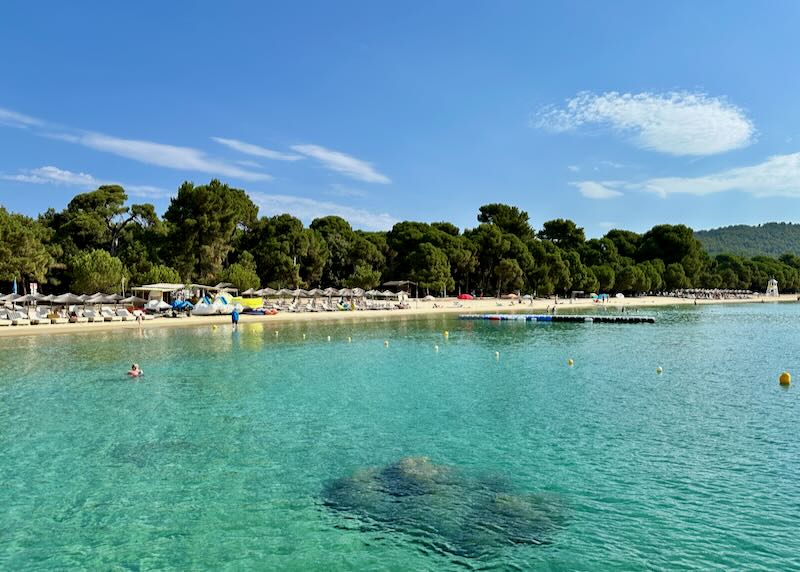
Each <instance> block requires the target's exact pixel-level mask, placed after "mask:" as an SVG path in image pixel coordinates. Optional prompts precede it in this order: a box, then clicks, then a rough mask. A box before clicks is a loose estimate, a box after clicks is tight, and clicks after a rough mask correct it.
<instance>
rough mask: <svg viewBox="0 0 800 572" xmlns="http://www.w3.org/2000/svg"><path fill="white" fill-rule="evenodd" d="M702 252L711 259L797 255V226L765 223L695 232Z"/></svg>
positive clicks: (799, 230)
mask: <svg viewBox="0 0 800 572" xmlns="http://www.w3.org/2000/svg"><path fill="white" fill-rule="evenodd" d="M695 237H696V238H697V240H699V241H700V243H701V244H702V245H703V247H704V248H705V249H706V251H707V252H708V253H709V254H711V255H712V256H715V255H717V254H723V253H731V254H738V255H739V256H780V255H782V254H784V253H786V252H791V253H800V224H792V223H786V222H768V223H765V224H759V225H756V226H748V225H745V224H738V225H735V226H725V227H722V228H715V229H711V230H701V231H697V232H695Z"/></svg>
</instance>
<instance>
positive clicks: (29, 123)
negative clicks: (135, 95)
mask: <svg viewBox="0 0 800 572" xmlns="http://www.w3.org/2000/svg"><path fill="white" fill-rule="evenodd" d="M0 125H4V126H6V127H15V128H22V129H24V128H29V127H30V128H32V132H33V133H35V134H36V135H38V136H40V137H47V138H50V139H57V140H60V141H65V142H67V143H73V144H76V145H82V146H84V147H89V148H90V149H94V150H96V151H102V152H104V153H111V154H113V155H118V156H120V157H125V158H127V159H132V160H134V161H139V162H140V163H146V164H148V165H157V166H159V167H166V168H168V169H180V170H184V171H197V172H200V173H209V174H211V175H213V176H225V177H234V178H238V179H242V180H245V181H269V180H270V179H272V176H270V175H268V174H266V173H261V172H258V171H253V170H248V169H243V168H241V167H238V166H236V165H235V164H233V163H229V162H227V161H224V160H221V159H215V158H213V157H210V156H209V155H208V154H206V153H205V152H204V151H201V150H199V149H194V148H192V147H181V146H177V145H166V144H164V143H155V142H153V141H142V140H137V139H123V138H120V137H114V136H112V135H105V134H103V133H95V132H91V131H80V130H75V129H67V128H64V127H60V126H58V125H55V124H52V123H50V122H47V121H44V120H42V119H37V118H35V117H30V116H28V115H23V114H21V113H17V112H16V111H11V110H9V109H3V108H0Z"/></svg>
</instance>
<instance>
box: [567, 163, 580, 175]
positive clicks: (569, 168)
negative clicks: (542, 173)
mask: <svg viewBox="0 0 800 572" xmlns="http://www.w3.org/2000/svg"><path fill="white" fill-rule="evenodd" d="M567 169H568V170H570V171H572V172H573V173H577V172H578V171H580V170H581V168H580V167H579V166H578V165H567Z"/></svg>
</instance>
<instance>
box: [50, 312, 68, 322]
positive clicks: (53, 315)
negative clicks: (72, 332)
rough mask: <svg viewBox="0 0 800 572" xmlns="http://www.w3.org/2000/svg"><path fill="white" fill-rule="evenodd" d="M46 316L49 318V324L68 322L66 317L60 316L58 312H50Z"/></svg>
mask: <svg viewBox="0 0 800 572" xmlns="http://www.w3.org/2000/svg"><path fill="white" fill-rule="evenodd" d="M47 318H48V319H49V320H50V323H51V324H67V323H69V320H68V319H67V318H66V317H64V316H62V315H61V314H60V313H58V312H50V313H49V314H47Z"/></svg>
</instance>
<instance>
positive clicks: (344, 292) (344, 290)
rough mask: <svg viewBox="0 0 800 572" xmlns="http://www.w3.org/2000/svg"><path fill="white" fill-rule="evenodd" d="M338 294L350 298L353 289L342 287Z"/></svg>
mask: <svg viewBox="0 0 800 572" xmlns="http://www.w3.org/2000/svg"><path fill="white" fill-rule="evenodd" d="M339 296H341V297H343V298H352V297H353V291H352V290H351V289H350V288H342V289H341V290H339Z"/></svg>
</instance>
